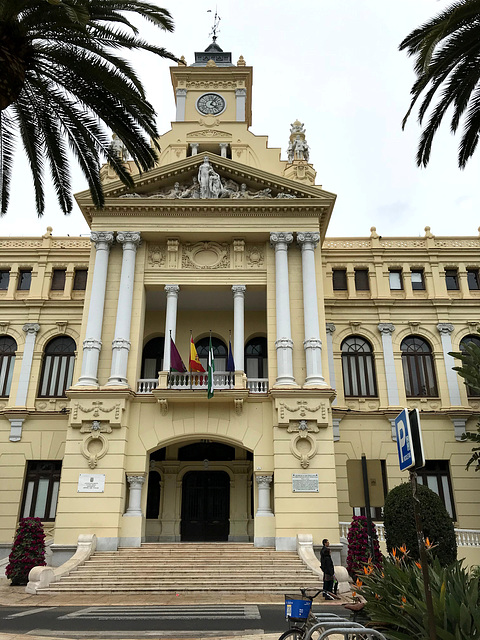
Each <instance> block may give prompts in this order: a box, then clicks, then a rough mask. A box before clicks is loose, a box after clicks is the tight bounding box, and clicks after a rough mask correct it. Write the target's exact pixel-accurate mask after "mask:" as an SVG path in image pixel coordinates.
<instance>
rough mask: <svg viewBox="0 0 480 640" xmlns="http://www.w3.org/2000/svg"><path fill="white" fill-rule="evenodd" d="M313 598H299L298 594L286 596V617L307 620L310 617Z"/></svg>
mask: <svg viewBox="0 0 480 640" xmlns="http://www.w3.org/2000/svg"><path fill="white" fill-rule="evenodd" d="M311 608H312V600H311V599H310V600H307V599H306V598H302V599H298V598H297V596H285V617H286V618H298V619H300V620H305V619H306V618H308V614H309V613H310V609H311Z"/></svg>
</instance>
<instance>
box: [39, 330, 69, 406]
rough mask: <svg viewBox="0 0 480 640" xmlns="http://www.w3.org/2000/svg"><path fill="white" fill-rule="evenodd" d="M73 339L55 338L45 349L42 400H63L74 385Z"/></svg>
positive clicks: (41, 377)
mask: <svg viewBox="0 0 480 640" xmlns="http://www.w3.org/2000/svg"><path fill="white" fill-rule="evenodd" d="M76 348H77V345H76V344H75V341H74V340H72V338H69V337H68V336H62V337H60V338H53V340H50V342H49V343H48V344H47V346H46V347H45V355H44V359H43V367H42V375H41V376H40V393H39V396H40V397H42V398H61V397H62V396H65V391H66V389H68V388H69V387H70V385H71V384H72V377H73V367H74V364H75V350H76Z"/></svg>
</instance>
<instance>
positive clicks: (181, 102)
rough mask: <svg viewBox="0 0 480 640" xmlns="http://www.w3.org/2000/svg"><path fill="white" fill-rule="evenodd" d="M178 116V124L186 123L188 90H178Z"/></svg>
mask: <svg viewBox="0 0 480 640" xmlns="http://www.w3.org/2000/svg"><path fill="white" fill-rule="evenodd" d="M175 93H176V96H177V114H176V116H175V119H176V121H177V122H184V120H185V103H186V101H187V90H186V89H177V90H176V92H175Z"/></svg>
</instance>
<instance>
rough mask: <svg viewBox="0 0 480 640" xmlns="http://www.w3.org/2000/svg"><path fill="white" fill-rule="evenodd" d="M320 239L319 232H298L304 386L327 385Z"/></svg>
mask: <svg viewBox="0 0 480 640" xmlns="http://www.w3.org/2000/svg"><path fill="white" fill-rule="evenodd" d="M319 240H320V234H319V233H312V232H311V231H307V232H305V233H303V232H302V233H297V242H298V244H299V245H300V248H301V250H302V283H303V321H304V326H305V340H304V341H303V348H304V349H305V360H306V364H307V376H306V378H305V384H304V385H303V386H304V387H318V386H321V387H325V386H326V384H325V378H324V377H323V376H322V341H321V340H320V327H319V325H318V302H317V281H316V277H315V254H314V251H315V249H316V248H317V245H318V242H319Z"/></svg>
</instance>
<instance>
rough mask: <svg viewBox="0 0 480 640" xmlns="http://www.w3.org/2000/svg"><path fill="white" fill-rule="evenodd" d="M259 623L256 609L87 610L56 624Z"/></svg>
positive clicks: (229, 607) (154, 608)
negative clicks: (97, 621)
mask: <svg viewBox="0 0 480 640" xmlns="http://www.w3.org/2000/svg"><path fill="white" fill-rule="evenodd" d="M72 618H77V619H82V620H102V621H105V620H260V611H259V610H258V607H257V606H256V605H216V606H215V605H213V606H212V605H191V606H186V607H178V606H173V607H169V606H166V605H165V606H158V607H156V606H143V607H87V608H85V609H80V610H79V611H74V612H73V613H69V614H67V615H65V616H61V617H60V618H59V620H70V619H72Z"/></svg>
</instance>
